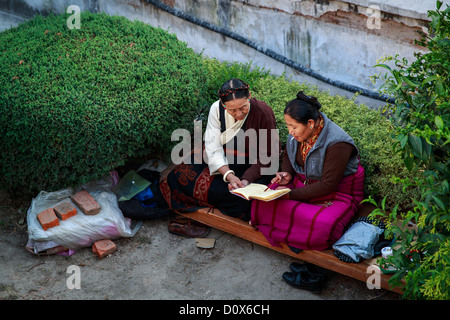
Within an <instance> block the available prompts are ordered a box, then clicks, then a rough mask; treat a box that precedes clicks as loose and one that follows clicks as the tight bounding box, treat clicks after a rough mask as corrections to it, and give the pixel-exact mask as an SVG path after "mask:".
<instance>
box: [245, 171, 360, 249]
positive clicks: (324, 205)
mask: <svg viewBox="0 0 450 320" xmlns="http://www.w3.org/2000/svg"><path fill="white" fill-rule="evenodd" d="M304 181H305V176H304V175H301V174H298V173H297V174H296V176H295V177H294V179H293V183H292V184H291V185H288V186H287V187H289V188H291V189H293V188H302V187H304V186H305V185H304ZM309 182H311V181H310V180H309ZM312 183H314V182H312ZM363 199H364V169H363V167H362V166H361V165H359V167H358V170H357V171H356V172H355V173H354V174H352V175H350V176H347V177H344V178H343V179H342V180H341V182H340V183H339V185H338V187H337V188H336V190H335V191H334V192H332V193H331V194H329V195H327V196H324V197H320V198H314V199H311V200H310V201H309V202H308V203H306V202H301V201H295V200H289V199H281V198H280V199H277V200H274V201H270V202H264V201H259V200H254V201H253V203H252V209H251V224H252V225H253V226H254V227H256V228H257V229H258V230H260V231H261V232H262V233H263V235H264V236H265V237H266V238H267V240H268V241H269V242H270V243H271V244H272V245H273V246H279V243H280V242H281V243H285V244H287V245H289V246H291V247H294V248H298V249H310V250H324V249H327V248H329V247H331V246H332V245H333V244H334V243H335V242H336V241H337V240H338V239H339V238H340V237H341V236H342V234H343V232H344V228H345V226H346V225H347V224H348V223H349V222H350V221H351V219H352V218H353V216H354V215H355V213H356V212H357V211H358V209H359V208H360V203H361V201H362V200H363Z"/></svg>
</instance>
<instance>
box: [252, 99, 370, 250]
mask: <svg viewBox="0 0 450 320" xmlns="http://www.w3.org/2000/svg"><path fill="white" fill-rule="evenodd" d="M320 108H321V105H320V103H319V102H318V101H317V99H316V98H315V97H309V96H307V95H305V94H303V92H299V93H298V94H297V98H296V99H294V100H292V101H290V102H289V103H288V104H287V105H286V108H285V110H284V118H285V122H286V125H287V127H288V129H289V136H288V139H287V143H286V149H285V150H284V155H283V159H282V165H281V172H278V173H276V176H275V178H274V179H273V180H272V182H274V183H276V184H275V186H274V187H272V188H290V189H291V190H292V191H291V192H290V193H288V194H287V195H286V196H284V197H283V198H279V199H277V200H274V201H270V202H263V201H258V200H255V201H253V202H252V213H251V216H252V217H251V220H252V225H253V226H255V227H257V228H258V229H259V230H260V231H261V232H262V233H263V234H264V236H265V237H266V238H267V239H268V240H269V241H270V242H271V244H272V245H279V243H280V242H282V243H286V244H287V245H289V246H290V247H291V249H292V250H293V251H294V252H295V251H296V249H313V250H323V249H326V248H329V247H330V246H331V245H332V244H333V243H334V242H336V241H337V240H338V239H339V238H340V237H341V236H342V233H343V231H344V228H345V226H346V225H347V224H348V223H349V222H350V220H351V219H352V217H353V216H354V214H355V213H356V211H357V210H358V209H359V207H360V203H361V201H362V200H363V197H364V186H363V182H364V169H363V168H362V166H361V165H360V162H359V157H358V149H357V148H356V146H355V143H354V141H353V139H352V138H351V137H350V136H349V135H348V134H347V133H346V132H344V130H342V129H341V128H340V127H339V126H338V125H336V124H335V123H334V122H332V121H331V120H330V119H329V118H328V117H327V116H326V115H325V114H324V113H321V112H320V111H319V109H320Z"/></svg>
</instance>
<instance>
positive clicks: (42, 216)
mask: <svg viewBox="0 0 450 320" xmlns="http://www.w3.org/2000/svg"><path fill="white" fill-rule="evenodd" d="M37 219H38V221H39V223H40V224H41V226H42V229H44V231H46V230H48V229H50V228H53V227H56V226H59V220H58V217H57V216H56V214H55V211H54V210H53V208H48V209H45V210H44V211H41V212H40V213H39V214H38V215H37Z"/></svg>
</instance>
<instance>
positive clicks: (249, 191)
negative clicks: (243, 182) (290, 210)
mask: <svg viewBox="0 0 450 320" xmlns="http://www.w3.org/2000/svg"><path fill="white" fill-rule="evenodd" d="M266 189H267V186H266V185H264V184H259V183H251V184H249V185H248V186H246V187H244V188H238V189H234V190H231V191H230V192H231V193H233V194H235V195H237V196H239V197H241V198H244V199H247V200H250V199H257V200H262V201H272V200H275V199H277V198H279V197H282V196H284V195H285V194H287V193H289V192H291V189H288V188H286V189H281V190H272V189H268V190H267V191H264V190H266Z"/></svg>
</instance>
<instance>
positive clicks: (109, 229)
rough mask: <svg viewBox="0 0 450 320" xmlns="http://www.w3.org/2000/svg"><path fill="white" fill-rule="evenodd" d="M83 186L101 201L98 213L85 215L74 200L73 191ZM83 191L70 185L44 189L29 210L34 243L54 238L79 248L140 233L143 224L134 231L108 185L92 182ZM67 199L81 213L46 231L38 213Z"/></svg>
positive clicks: (68, 245) (29, 229)
mask: <svg viewBox="0 0 450 320" xmlns="http://www.w3.org/2000/svg"><path fill="white" fill-rule="evenodd" d="M81 189H84V190H86V191H87V192H89V193H90V194H91V195H92V196H93V197H94V199H95V200H96V201H97V202H98V203H99V204H100V206H101V210H100V212H99V213H98V214H96V215H89V216H88V215H85V214H84V213H83V212H82V211H81V210H80V209H79V208H78V207H77V205H76V204H75V203H73V201H72V200H71V199H70V196H71V195H72V194H74V193H75V192H77V191H79V190H81ZM79 190H73V189H72V188H67V189H62V190H59V191H55V192H46V191H41V192H40V193H39V194H38V196H37V197H36V198H34V199H33V200H32V202H31V206H30V208H29V209H28V212H27V224H28V236H29V240H30V241H31V242H38V241H53V242H55V243H57V244H58V245H60V246H63V247H65V248H68V249H72V250H76V249H80V248H83V247H89V246H91V245H92V244H93V243H94V242H95V241H97V240H101V239H117V238H121V237H132V236H134V235H135V234H136V232H137V230H138V229H139V227H140V225H137V226H136V227H135V228H134V230H131V228H130V226H131V220H130V219H128V218H125V217H124V216H123V214H122V211H121V210H120V209H119V206H118V203H117V199H116V196H115V194H114V193H113V192H112V191H111V190H110V188H109V186H108V185H106V184H96V183H89V184H85V185H83V186H82V188H80V189H79ZM64 201H69V202H70V203H71V204H72V205H73V206H75V208H76V209H77V214H76V215H75V216H73V217H70V218H68V219H67V220H64V221H62V220H60V221H59V226H55V227H53V228H49V229H47V230H46V231H44V230H43V229H42V226H41V225H40V223H39V221H38V219H37V215H38V214H39V213H40V212H41V211H43V210H45V209H48V208H52V207H55V206H56V205H58V204H59V203H62V202H64Z"/></svg>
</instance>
